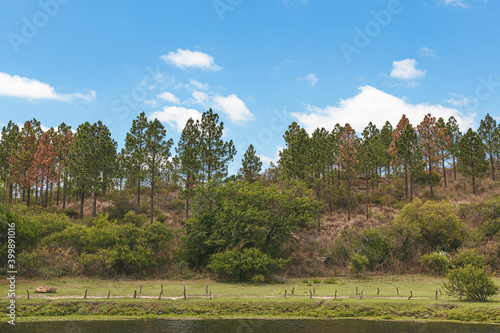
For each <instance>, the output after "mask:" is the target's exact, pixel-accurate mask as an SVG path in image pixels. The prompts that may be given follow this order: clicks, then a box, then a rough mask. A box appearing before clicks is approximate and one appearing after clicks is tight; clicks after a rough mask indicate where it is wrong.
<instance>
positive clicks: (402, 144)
mask: <svg viewBox="0 0 500 333" xmlns="http://www.w3.org/2000/svg"><path fill="white" fill-rule="evenodd" d="M396 149H397V152H398V155H399V158H400V159H402V160H403V161H404V163H405V165H406V170H407V173H408V174H409V178H410V200H413V178H414V175H415V173H416V172H417V171H420V170H421V169H422V165H423V161H422V152H421V150H420V147H419V144H418V135H417V132H416V131H415V129H414V128H413V126H411V124H406V128H405V129H404V131H403V133H401V136H400V138H399V140H398V141H397V143H396Z"/></svg>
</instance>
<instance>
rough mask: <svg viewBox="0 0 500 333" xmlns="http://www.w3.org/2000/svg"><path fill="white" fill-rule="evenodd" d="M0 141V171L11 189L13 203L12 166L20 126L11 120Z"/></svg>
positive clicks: (17, 146) (6, 185) (10, 200)
mask: <svg viewBox="0 0 500 333" xmlns="http://www.w3.org/2000/svg"><path fill="white" fill-rule="evenodd" d="M1 138H2V139H1V141H0V173H1V177H2V180H3V181H4V184H5V187H6V188H8V191H9V194H8V196H9V204H12V196H13V188H14V184H13V172H12V171H13V170H12V168H11V163H12V158H13V157H14V155H16V154H17V152H18V149H19V139H20V135H19V126H17V125H16V124H14V122H13V121H9V123H8V124H7V126H4V127H3V128H2V137H1Z"/></svg>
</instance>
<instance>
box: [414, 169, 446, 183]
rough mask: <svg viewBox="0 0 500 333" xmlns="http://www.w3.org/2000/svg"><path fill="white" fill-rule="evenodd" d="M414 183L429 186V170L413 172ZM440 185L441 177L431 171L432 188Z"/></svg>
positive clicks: (434, 171)
mask: <svg viewBox="0 0 500 333" xmlns="http://www.w3.org/2000/svg"><path fill="white" fill-rule="evenodd" d="M414 179H415V182H416V183H417V184H418V185H420V186H428V185H429V170H427V171H426V170H420V171H417V172H415V175H414ZM440 183H441V175H440V174H439V173H438V172H437V171H436V170H432V186H438V185H439V184H440Z"/></svg>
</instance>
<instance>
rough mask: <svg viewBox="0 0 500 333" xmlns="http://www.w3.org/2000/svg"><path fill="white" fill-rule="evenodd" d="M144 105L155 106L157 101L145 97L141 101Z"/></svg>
mask: <svg viewBox="0 0 500 333" xmlns="http://www.w3.org/2000/svg"><path fill="white" fill-rule="evenodd" d="M143 102H144V104H145V105H148V106H152V107H156V106H157V105H158V103H157V102H156V101H155V100H154V99H147V100H144V101H143Z"/></svg>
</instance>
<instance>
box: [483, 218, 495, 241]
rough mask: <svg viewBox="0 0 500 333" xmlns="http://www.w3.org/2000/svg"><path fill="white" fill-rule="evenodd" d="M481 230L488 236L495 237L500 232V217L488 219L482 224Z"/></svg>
mask: <svg viewBox="0 0 500 333" xmlns="http://www.w3.org/2000/svg"><path fill="white" fill-rule="evenodd" d="M481 230H482V231H483V232H484V235H485V236H486V237H493V236H496V235H498V234H500V218H498V217H497V218H489V219H486V220H485V221H484V222H483V224H482V225H481Z"/></svg>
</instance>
